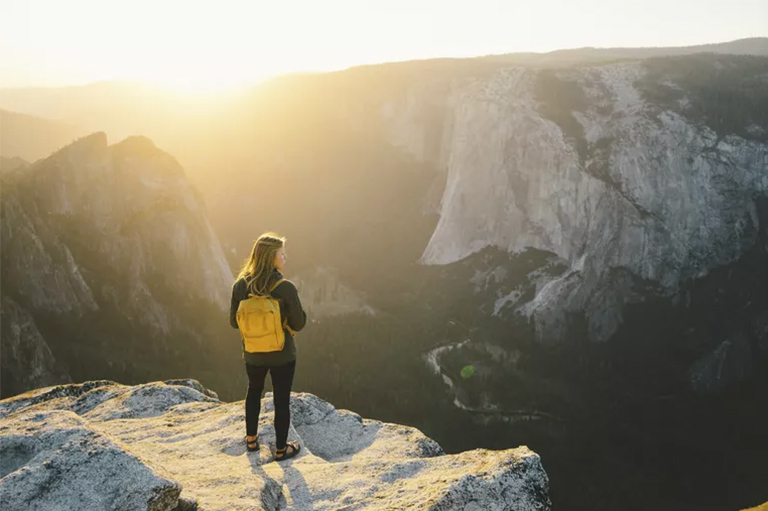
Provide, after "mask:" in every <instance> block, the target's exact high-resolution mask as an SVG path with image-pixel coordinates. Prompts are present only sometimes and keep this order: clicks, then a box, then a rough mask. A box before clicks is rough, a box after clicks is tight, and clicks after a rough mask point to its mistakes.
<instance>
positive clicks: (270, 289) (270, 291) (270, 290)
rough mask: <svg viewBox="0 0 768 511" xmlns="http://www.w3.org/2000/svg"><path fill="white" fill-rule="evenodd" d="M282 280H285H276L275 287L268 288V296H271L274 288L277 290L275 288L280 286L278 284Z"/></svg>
mask: <svg viewBox="0 0 768 511" xmlns="http://www.w3.org/2000/svg"><path fill="white" fill-rule="evenodd" d="M284 280H285V279H280V280H278V281H277V282H275V285H274V286H272V287H271V288H269V294H272V291H274V290H275V288H277V286H279V285H280V283H281V282H283V281H284Z"/></svg>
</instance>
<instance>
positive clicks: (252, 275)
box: [237, 232, 285, 296]
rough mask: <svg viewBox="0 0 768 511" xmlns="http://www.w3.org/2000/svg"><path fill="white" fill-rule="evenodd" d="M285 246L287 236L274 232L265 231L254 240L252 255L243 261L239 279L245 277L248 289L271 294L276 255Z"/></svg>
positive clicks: (260, 294)
mask: <svg viewBox="0 0 768 511" xmlns="http://www.w3.org/2000/svg"><path fill="white" fill-rule="evenodd" d="M283 246H285V238H283V237H282V236H278V235H277V234H276V233H274V232H265V233H264V234H262V235H261V236H259V238H258V239H257V240H256V241H254V242H253V250H251V257H250V258H248V259H246V260H245V261H243V266H242V268H241V269H240V274H239V275H238V276H237V278H238V279H240V278H245V283H246V285H247V286H248V291H250V292H251V293H253V294H255V295H259V296H265V295H268V294H269V286H270V284H273V282H270V280H271V277H272V275H273V274H274V269H275V255H277V251H278V250H280V249H281V248H283Z"/></svg>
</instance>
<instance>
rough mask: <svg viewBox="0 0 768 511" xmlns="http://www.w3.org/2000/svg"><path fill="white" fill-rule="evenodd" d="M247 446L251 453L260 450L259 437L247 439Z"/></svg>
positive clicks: (248, 437) (254, 436)
mask: <svg viewBox="0 0 768 511" xmlns="http://www.w3.org/2000/svg"><path fill="white" fill-rule="evenodd" d="M245 446H246V448H247V449H248V450H249V451H258V450H259V435H253V436H247V437H245Z"/></svg>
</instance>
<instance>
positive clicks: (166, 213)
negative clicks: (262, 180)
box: [1, 133, 233, 396]
mask: <svg viewBox="0 0 768 511" xmlns="http://www.w3.org/2000/svg"><path fill="white" fill-rule="evenodd" d="M2 178H3V186H2V230H1V232H2V246H3V251H2V287H3V296H4V298H5V297H9V298H12V300H13V301H14V302H15V304H16V305H15V308H14V309H13V310H14V311H17V312H14V315H13V316H14V317H19V318H22V317H23V318H24V319H23V323H24V324H25V325H36V328H33V327H31V326H29V327H27V326H24V327H13V328H15V331H18V332H20V333H18V334H14V335H15V337H13V339H14V342H16V341H19V342H20V343H21V344H23V343H24V342H26V341H24V339H29V342H30V343H32V344H34V345H38V344H39V343H37V340H39V339H38V338H42V339H44V340H45V341H46V343H47V344H48V346H50V348H51V351H52V353H53V356H54V358H56V359H59V362H60V363H62V364H64V366H67V367H68V370H69V372H70V374H71V375H72V376H73V377H75V378H84V377H87V376H98V375H99V373H98V372H96V374H94V373H89V372H88V371H92V370H95V369H97V368H98V367H103V366H104V365H105V364H109V363H111V362H116V363H119V364H125V363H126V362H131V361H137V362H141V363H142V364H146V363H148V362H149V363H154V362H155V361H156V358H157V357H152V356H151V355H152V354H154V355H158V354H160V358H162V353H163V352H165V353H168V352H169V351H170V352H173V351H174V350H176V349H178V348H174V347H173V346H172V345H173V344H174V343H175V342H176V341H175V339H181V338H183V340H184V342H185V345H187V346H190V345H196V346H197V347H198V348H199V349H200V348H202V347H204V345H205V343H206V342H207V338H208V337H209V336H213V335H212V334H211V331H210V329H211V328H212V327H211V326H209V325H216V324H218V323H219V322H220V323H221V325H222V329H223V328H224V321H223V320H222V319H221V318H222V316H223V315H224V312H225V311H226V310H227V308H228V305H229V291H230V287H231V283H232V280H233V278H232V273H231V271H230V269H229V267H228V264H227V262H226V259H225V257H224V253H223V251H222V249H221V246H220V244H219V241H218V239H217V237H216V235H215V234H214V233H213V231H212V229H211V226H210V224H209V222H208V219H207V215H206V212H205V206H204V204H203V202H202V200H201V199H200V197H199V195H198V194H197V192H196V191H195V189H194V188H193V187H192V186H191V185H190V184H189V182H188V181H187V179H186V177H185V175H184V171H183V169H182V168H181V166H180V165H179V164H178V163H177V162H176V160H175V159H174V158H173V157H172V156H170V155H168V154H167V153H165V152H163V151H161V150H159V149H158V148H156V147H155V146H154V144H153V143H152V142H151V141H150V140H148V139H146V138H143V137H131V138H128V139H126V140H124V141H123V142H121V143H119V144H115V145H112V146H109V145H107V139H106V136H105V135H104V134H103V133H96V134H93V135H91V136H89V137H85V138H83V139H80V140H78V141H77V142H75V143H73V144H71V145H69V146H67V147H66V148H64V149H62V150H61V151H59V152H57V153H55V154H53V155H51V156H50V157H49V158H47V159H45V160H42V161H38V162H37V163H35V164H33V165H31V166H29V167H27V168H22V169H17V170H15V171H13V172H10V171H9V172H3V174H2ZM9 303H10V302H9ZM9 307H10V305H8V306H6V302H5V301H4V303H3V311H4V314H5V313H6V310H7V311H10V310H11V309H10V308H9ZM9 314H10V312H9ZM9 317H10V316H9ZM4 319H5V318H4ZM84 323H88V324H89V326H88V328H84ZM99 325H100V326H99ZM3 328H4V332H5V323H4V325H3ZM9 328H11V327H10V326H9ZM35 332H37V333H35ZM33 340H34V342H33ZM9 342H10V341H9ZM3 343H4V346H5V343H6V339H5V336H4V338H3ZM21 344H19V343H17V345H18V346H17V347H19V346H21ZM126 347H127V348H129V350H125V349H124V348H126ZM19 349H21V350H22V351H23V350H27V351H30V352H36V353H42V352H41V351H40V350H38V349H37V348H32V347H30V348H28V349H27V348H19ZM125 351H131V352H132V354H126V353H125ZM49 355H50V352H49V353H48V355H46V356H49ZM88 357H92V358H93V360H92V362H93V365H90V364H89V363H88V362H87V361H86V359H87V358H88ZM142 357H148V358H144V359H142ZM33 358H34V357H31V358H30V357H22V358H20V359H18V360H15V362H14V364H13V366H12V367H8V370H9V371H10V372H11V373H12V374H11V375H10V376H11V378H13V379H15V381H17V382H18V383H21V382H22V380H23V378H22V377H21V376H18V375H24V374H28V373H31V372H34V371H36V370H38V369H35V368H34V367H33V366H29V365H27V364H26V363H25V362H31V361H32V360H33ZM38 358H39V357H38ZM4 362H5V360H4ZM160 362H161V361H160ZM161 363H162V362H161ZM43 366H45V364H44V365H43ZM4 367H5V364H4ZM36 367H41V366H36ZM49 375H50V376H51V377H53V373H50V374H49ZM3 377H4V379H5V377H6V376H5V371H4V375H3ZM58 381H59V382H63V381H66V380H58ZM46 383H52V381H51V380H50V379H49V380H46ZM35 386H38V385H35ZM29 388H34V387H27V386H22V387H15V386H13V385H12V386H10V387H5V386H4V387H3V395H5V396H7V395H12V393H14V392H21V391H23V390H27V389H29Z"/></svg>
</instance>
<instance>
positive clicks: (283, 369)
mask: <svg viewBox="0 0 768 511" xmlns="http://www.w3.org/2000/svg"><path fill="white" fill-rule="evenodd" d="M245 370H246V371H248V394H246V396H245V430H246V434H247V435H248V436H256V433H257V431H258V428H259V412H260V411H261V394H262V393H263V392H264V379H265V378H266V377H267V372H269V373H270V374H271V378H272V388H273V390H274V394H273V399H274V403H275V435H276V436H277V441H276V442H275V443H276V444H277V445H276V447H277V448H278V449H282V448H283V447H285V443H286V441H287V440H288V426H289V425H290V424H291V407H290V400H291V386H292V385H293V373H294V371H295V370H296V361H295V360H294V361H293V362H290V363H288V364H285V365H281V366H271V367H270V366H254V365H251V364H245Z"/></svg>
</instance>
